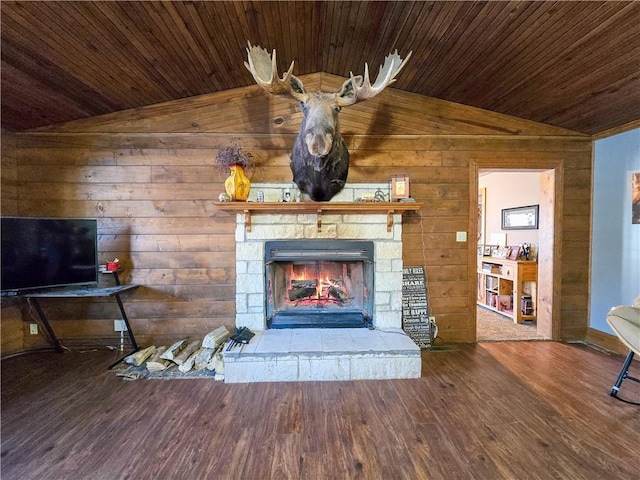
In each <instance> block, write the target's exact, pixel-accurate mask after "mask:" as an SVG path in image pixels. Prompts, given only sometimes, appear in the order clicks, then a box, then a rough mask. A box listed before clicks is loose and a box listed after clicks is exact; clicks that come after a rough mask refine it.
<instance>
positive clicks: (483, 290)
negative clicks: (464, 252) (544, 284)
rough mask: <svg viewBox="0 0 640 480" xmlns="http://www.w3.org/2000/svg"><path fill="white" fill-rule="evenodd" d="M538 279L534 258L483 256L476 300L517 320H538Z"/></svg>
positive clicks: (479, 261) (479, 303)
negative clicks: (511, 258) (536, 308)
mask: <svg viewBox="0 0 640 480" xmlns="http://www.w3.org/2000/svg"><path fill="white" fill-rule="evenodd" d="M537 280H538V264H537V263H536V262H535V261H530V260H507V259H502V258H493V257H480V258H479V259H478V300H477V303H478V305H481V306H483V307H485V308H488V309H489V310H493V311H494V312H497V313H500V314H501V315H505V316H506V317H509V318H511V319H513V321H514V322H515V323H522V322H523V321H524V320H535V319H536V311H535V305H536V286H537ZM525 285H526V288H525ZM523 297H524V298H523Z"/></svg>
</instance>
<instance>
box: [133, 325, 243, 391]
mask: <svg viewBox="0 0 640 480" xmlns="http://www.w3.org/2000/svg"><path fill="white" fill-rule="evenodd" d="M229 335H230V334H229V331H228V330H227V328H226V327H225V326H221V327H218V328H216V329H215V330H213V331H212V332H209V333H207V334H206V335H205V336H204V338H203V339H202V340H193V341H191V342H189V341H188V340H186V339H184V340H179V341H177V342H175V343H174V344H173V345H170V346H161V347H158V348H156V347H155V346H150V347H147V348H145V349H143V350H138V351H137V352H135V353H133V354H131V355H129V356H128V357H126V358H125V359H124V361H125V362H126V363H128V364H130V365H135V366H136V367H140V366H142V365H144V366H145V367H146V368H147V370H149V372H151V373H157V372H163V371H165V370H168V369H171V368H176V367H177V369H178V370H179V371H180V372H182V373H187V372H189V371H192V370H194V371H201V370H204V369H207V370H211V371H215V375H214V379H215V380H223V379H224V362H223V358H222V347H223V345H224V344H225V342H226V341H227V339H228V338H229Z"/></svg>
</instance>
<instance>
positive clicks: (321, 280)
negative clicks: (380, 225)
mask: <svg viewBox="0 0 640 480" xmlns="http://www.w3.org/2000/svg"><path fill="white" fill-rule="evenodd" d="M265 252H266V253H265V257H266V258H265V265H266V272H265V274H266V288H267V292H266V299H267V300H266V301H267V305H266V307H267V308H266V312H267V327H268V328H296V327H298V328H302V327H304V328H329V327H330V328H336V327H366V326H370V325H371V322H372V319H371V316H370V315H371V312H372V306H373V298H372V295H373V271H374V268H373V242H356V241H353V242H352V241H339V240H328V241H316V240H296V241H284V242H267V244H266V245H265Z"/></svg>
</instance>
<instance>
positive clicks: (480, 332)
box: [476, 307, 545, 342]
mask: <svg viewBox="0 0 640 480" xmlns="http://www.w3.org/2000/svg"><path fill="white" fill-rule="evenodd" d="M476 338H477V340H478V342H504V341H510V340H544V339H545V338H544V337H543V336H541V335H538V333H537V332H536V324H535V322H532V321H526V322H524V323H521V324H517V323H514V322H513V320H511V319H510V318H507V317H505V316H504V315H500V314H498V313H495V312H492V311H491V310H487V309H486V308H482V307H478V308H477V337H476Z"/></svg>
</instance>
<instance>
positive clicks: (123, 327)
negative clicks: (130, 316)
mask: <svg viewBox="0 0 640 480" xmlns="http://www.w3.org/2000/svg"><path fill="white" fill-rule="evenodd" d="M113 329H114V330H115V331H116V332H126V331H127V324H126V323H124V320H114V321H113Z"/></svg>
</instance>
